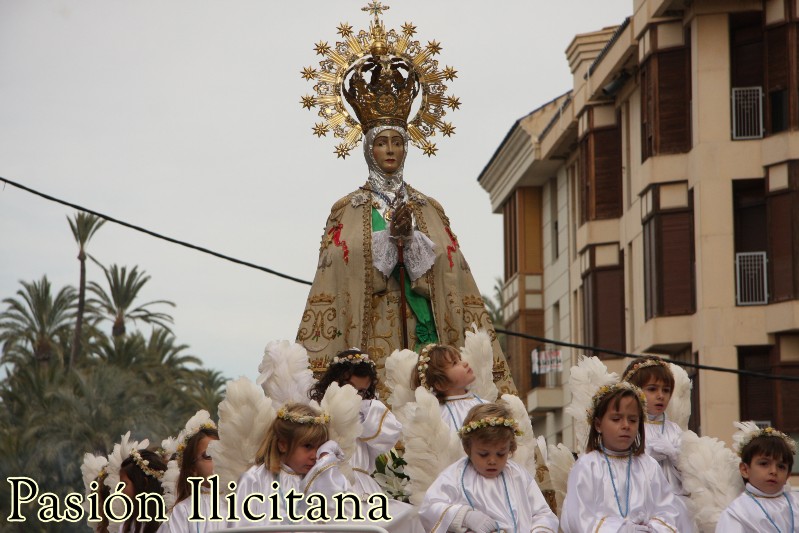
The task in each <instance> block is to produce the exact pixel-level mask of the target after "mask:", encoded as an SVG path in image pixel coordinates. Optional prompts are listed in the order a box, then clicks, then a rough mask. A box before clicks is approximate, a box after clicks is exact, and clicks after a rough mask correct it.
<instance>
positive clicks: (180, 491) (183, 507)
mask: <svg viewBox="0 0 799 533" xmlns="http://www.w3.org/2000/svg"><path fill="white" fill-rule="evenodd" d="M216 440H219V432H218V431H217V429H216V424H215V423H214V421H213V420H211V415H210V414H208V411H205V410H200V411H197V413H196V414H195V415H194V416H193V417H191V418H190V419H189V421H188V422H187V423H186V427H185V428H184V429H182V430H181V431H180V433H179V434H178V437H177V439H175V440H174V441H164V442H165V443H169V442H174V446H175V449H174V459H172V460H171V461H169V463H168V464H167V471H166V473H165V474H164V479H163V482H162V485H163V487H164V500H165V501H166V504H167V508H171V512H170V514H169V520H168V521H167V522H164V524H163V525H162V526H161V528H160V529H159V530H158V533H204V532H206V531H217V530H220V529H225V527H227V524H226V522H224V521H223V520H224V519H225V518H226V517H227V500H225V499H223V498H222V497H212V496H214V495H212V494H211V492H210V490H211V485H210V483H209V481H208V478H209V477H211V476H213V475H214V460H213V458H212V457H211V456H210V455H209V453H208V445H209V444H210V443H211V442H213V441H216ZM164 448H165V450H166V451H167V452H172V450H170V449H169V446H164ZM190 477H201V478H204V479H205V481H204V482H202V484H201V485H200V494H199V496H194V497H193V494H192V487H193V486H192V485H191V484H190V483H189V480H188V479H189V478H190ZM194 502H197V503H194ZM214 505H218V507H217V508H215V509H214ZM193 506H196V510H197V511H198V512H199V514H200V516H201V517H203V518H204V520H203V521H191V522H190V521H189V517H190V516H191V515H192V507H193ZM214 515H216V516H217V517H218V518H221V519H222V520H214V521H212V520H211V517H212V516H214Z"/></svg>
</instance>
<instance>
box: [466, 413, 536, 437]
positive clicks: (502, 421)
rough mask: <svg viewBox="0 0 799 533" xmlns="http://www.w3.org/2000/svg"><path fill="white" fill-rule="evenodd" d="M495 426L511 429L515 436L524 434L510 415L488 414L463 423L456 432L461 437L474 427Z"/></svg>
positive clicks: (474, 428)
mask: <svg viewBox="0 0 799 533" xmlns="http://www.w3.org/2000/svg"><path fill="white" fill-rule="evenodd" d="M496 426H504V427H507V428H509V429H512V430H513V434H514V435H516V436H517V437H521V436H522V435H523V434H524V433H523V432H522V430H520V429H519V424H517V423H516V420H514V419H513V418H510V417H503V416H489V417H486V418H481V419H480V420H473V421H471V422H469V423H468V424H465V425H464V426H463V427H462V428H460V429H459V430H458V434H459V435H460V436H461V437H464V436H465V435H466V434H467V433H471V432H472V431H474V430H476V429H480V428H487V427H496Z"/></svg>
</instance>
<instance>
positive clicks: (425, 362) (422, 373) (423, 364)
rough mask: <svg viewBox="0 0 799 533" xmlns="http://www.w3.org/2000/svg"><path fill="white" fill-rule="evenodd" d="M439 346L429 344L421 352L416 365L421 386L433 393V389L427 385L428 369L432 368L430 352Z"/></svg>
mask: <svg viewBox="0 0 799 533" xmlns="http://www.w3.org/2000/svg"><path fill="white" fill-rule="evenodd" d="M436 346H438V344H428V345H427V346H425V347H424V348H422V351H421V352H419V361H417V363H416V373H417V374H418V375H419V384H420V385H421V386H422V388H425V389H427V390H429V391H431V392H432V391H433V388H432V387H430V386H429V385H428V384H427V368H428V367H429V366H430V355H429V354H430V350H432V349H433V348H435V347H436Z"/></svg>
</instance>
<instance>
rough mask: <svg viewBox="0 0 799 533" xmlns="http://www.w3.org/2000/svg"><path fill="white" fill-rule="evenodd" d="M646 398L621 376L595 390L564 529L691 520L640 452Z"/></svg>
mask: <svg viewBox="0 0 799 533" xmlns="http://www.w3.org/2000/svg"><path fill="white" fill-rule="evenodd" d="M645 412H646V398H645V397H644V394H643V392H642V391H641V389H639V388H638V387H636V386H635V385H632V384H630V383H628V382H625V381H622V382H620V383H616V384H614V385H606V386H603V387H601V388H600V389H599V391H598V392H597V393H596V394H594V396H593V398H592V402H591V407H590V408H589V410H588V414H587V415H588V422H589V425H590V432H589V435H588V443H587V445H586V453H585V454H583V455H582V456H581V457H580V458H579V459H578V460H577V462H576V463H575V464H574V466H573V467H572V469H571V471H570V473H569V480H568V488H567V491H566V499H565V500H564V502H563V512H562V514H561V523H560V527H561V529H562V530H563V531H564V533H584V532H586V531H592V532H597V533H610V532H612V533H629V532H663V533H666V532H669V533H673V532H675V531H679V532H686V531H692V530H693V525H692V523H691V520H690V518H689V517H688V516H687V510H686V509H685V506H684V505H683V503H682V502H681V501H680V500H679V499H678V498H677V497H676V496H675V495H674V493H673V492H672V490H671V487H670V486H669V484H668V482H667V481H666V479H665V477H664V476H663V472H662V471H661V469H660V466H659V465H658V464H657V462H656V461H655V460H654V459H652V458H651V457H650V456H648V455H646V454H645V453H644V449H645V446H646V436H645V435H646V434H645V431H644V425H643V424H642V423H641V421H642V420H643V418H644V416H645V415H644V413H645Z"/></svg>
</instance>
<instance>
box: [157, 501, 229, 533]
mask: <svg viewBox="0 0 799 533" xmlns="http://www.w3.org/2000/svg"><path fill="white" fill-rule="evenodd" d="M191 505H192V497H191V496H189V497H188V498H186V499H185V500H181V501H179V502H178V503H177V504H175V506H174V507H173V508H172V511H171V512H170V513H169V517H168V520H167V521H166V522H164V523H163V524H161V527H160V528H158V533H206V532H208V531H219V530H221V529H225V528H227V527H231V526H238V524H231V525H230V526H229V525H228V523H227V521H226V519H227V500H225V498H224V495H221V494H220V495H219V516H221V517H222V521H221V522H212V521H210V520H205V521H204V522H189V516H191ZM198 511H199V512H200V515H201V516H203V517H205V518H206V519H207V518H208V517H210V516H211V494H210V493H209V492H207V491H202V494H200V505H199V508H198Z"/></svg>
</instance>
